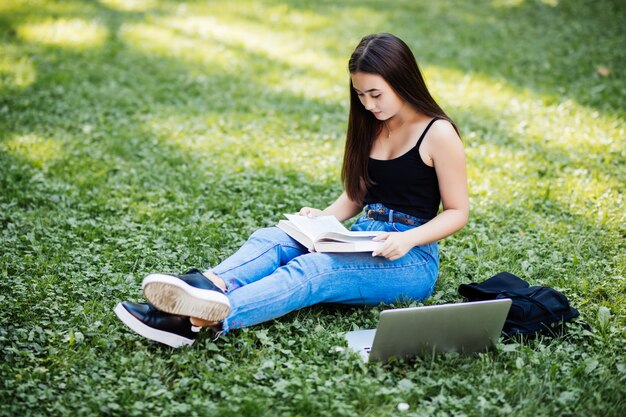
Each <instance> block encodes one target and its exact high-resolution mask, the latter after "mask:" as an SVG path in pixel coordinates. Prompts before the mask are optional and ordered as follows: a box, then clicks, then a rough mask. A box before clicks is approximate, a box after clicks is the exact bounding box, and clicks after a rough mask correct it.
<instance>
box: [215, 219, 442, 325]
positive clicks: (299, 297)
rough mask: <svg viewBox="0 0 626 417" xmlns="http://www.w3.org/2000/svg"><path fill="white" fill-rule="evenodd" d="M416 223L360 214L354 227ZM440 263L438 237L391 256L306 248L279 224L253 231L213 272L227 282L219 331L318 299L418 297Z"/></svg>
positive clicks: (367, 301)
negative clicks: (226, 310)
mask: <svg viewBox="0 0 626 417" xmlns="http://www.w3.org/2000/svg"><path fill="white" fill-rule="evenodd" d="M413 219H415V218H413ZM426 221H427V220H420V224H423V223H425V222H426ZM413 227H416V226H408V225H404V224H402V223H389V222H384V221H375V220H370V219H367V218H366V217H364V216H362V217H360V218H359V219H357V221H356V222H355V223H354V225H353V226H352V230H380V231H385V232H403V231H406V230H409V229H411V228H413ZM438 269H439V251H438V249H437V243H430V244H427V245H422V246H416V247H414V248H413V249H411V250H410V251H409V252H408V253H407V254H406V255H404V256H403V257H402V258H400V259H397V260H395V261H389V260H387V259H385V258H383V257H373V256H372V254H371V253H316V252H313V253H310V252H309V251H308V250H307V249H306V248H305V247H304V246H302V245H300V244H299V243H298V242H296V241H295V240H293V239H292V238H290V237H289V236H288V235H287V234H286V233H285V232H283V231H282V230H280V229H279V228H277V227H268V228H264V229H259V230H257V231H256V232H254V233H253V234H252V236H250V238H249V239H248V241H247V242H246V243H244V245H243V246H242V247H241V248H240V249H239V250H238V251H237V252H235V253H234V254H233V255H232V256H230V257H229V258H227V259H226V260H224V261H223V262H222V263H220V264H219V265H218V266H216V267H215V268H212V269H211V272H213V273H214V274H216V275H217V276H219V277H220V278H222V279H223V280H224V282H226V286H227V290H228V291H227V296H228V299H229V300H230V304H231V311H230V314H229V316H228V317H227V318H226V319H225V320H224V322H223V325H222V329H223V331H224V332H228V330H229V329H234V328H238V327H246V326H252V325H254V324H257V323H262V322H264V321H268V320H271V319H274V318H277V317H280V316H283V315H285V314H287V313H289V312H292V311H295V310H299V309H301V308H304V307H309V306H311V305H314V304H318V303H341V304H359V305H376V304H379V303H387V304H391V303H394V302H396V301H399V300H416V301H422V300H425V299H426V298H428V297H429V296H430V295H431V293H432V291H433V289H434V287H435V282H436V280H437V274H438Z"/></svg>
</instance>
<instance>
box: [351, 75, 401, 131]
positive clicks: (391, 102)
mask: <svg viewBox="0 0 626 417" xmlns="http://www.w3.org/2000/svg"><path fill="white" fill-rule="evenodd" d="M350 77H351V78H352V86H353V87H354V91H355V92H356V94H357V95H358V96H359V99H360V100H361V104H363V106H364V107H365V110H368V111H371V112H372V114H373V115H374V117H376V118H377V119H378V120H388V119H390V118H392V117H393V116H395V115H396V114H397V113H398V112H399V111H400V110H401V109H402V108H403V107H404V104H405V102H404V101H403V100H402V99H401V98H400V96H398V95H397V94H396V92H395V91H393V89H392V88H391V86H390V85H389V84H387V81H385V79H384V78H383V77H381V76H380V75H378V74H371V73H368V72H355V73H353V74H351V75H350Z"/></svg>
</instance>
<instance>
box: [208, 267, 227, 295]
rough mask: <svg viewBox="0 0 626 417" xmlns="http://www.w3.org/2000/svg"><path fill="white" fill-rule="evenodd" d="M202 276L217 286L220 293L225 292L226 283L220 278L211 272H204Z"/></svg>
mask: <svg viewBox="0 0 626 417" xmlns="http://www.w3.org/2000/svg"><path fill="white" fill-rule="evenodd" d="M202 275H204V276H205V277H207V279H208V280H210V281H211V282H212V283H213V284H215V285H217V286H218V287H219V288H220V289H221V290H222V291H224V292H226V291H227V288H226V282H225V281H224V280H223V279H222V278H220V277H218V276H217V275H215V274H214V273H213V272H211V271H204V272H203V273H202Z"/></svg>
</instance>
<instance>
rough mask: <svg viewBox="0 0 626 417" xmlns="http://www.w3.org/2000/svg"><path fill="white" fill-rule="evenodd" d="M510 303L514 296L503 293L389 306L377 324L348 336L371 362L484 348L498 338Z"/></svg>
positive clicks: (351, 345)
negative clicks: (469, 299)
mask: <svg viewBox="0 0 626 417" xmlns="http://www.w3.org/2000/svg"><path fill="white" fill-rule="evenodd" d="M510 307H511V300H510V299H508V298H503V299H498V300H489V301H475V302H468V303H455V304H440V305H432V306H424V307H410V308H398V309H391V310H384V311H382V312H381V313H380V319H379V321H378V326H377V327H376V329H371V330H355V331H351V332H348V333H346V335H345V337H346V340H347V342H348V347H349V348H350V349H352V350H354V351H356V352H357V353H359V354H360V355H361V357H362V358H363V359H364V360H365V361H368V360H369V361H381V362H386V361H388V360H389V359H390V358H392V357H396V358H399V359H406V358H410V357H413V356H426V355H431V354H434V353H439V352H459V353H475V352H484V351H487V350H490V349H492V348H493V347H494V345H495V343H496V342H497V341H498V338H499V337H500V333H501V332H502V327H503V326H504V321H505V320H506V316H507V314H508V312H509V308H510Z"/></svg>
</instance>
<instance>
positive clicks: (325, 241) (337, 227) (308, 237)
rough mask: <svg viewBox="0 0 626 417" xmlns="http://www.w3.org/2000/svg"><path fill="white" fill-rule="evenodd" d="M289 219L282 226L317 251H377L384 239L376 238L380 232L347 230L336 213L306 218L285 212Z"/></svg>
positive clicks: (280, 224)
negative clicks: (378, 239) (374, 239)
mask: <svg viewBox="0 0 626 417" xmlns="http://www.w3.org/2000/svg"><path fill="white" fill-rule="evenodd" d="M285 217H287V219H288V220H281V221H279V222H278V225H277V226H278V227H279V228H280V229H281V230H282V231H283V232H285V233H287V234H288V235H289V236H291V237H292V238H294V239H295V240H297V241H298V242H299V243H301V244H302V245H303V246H305V247H306V248H307V249H308V250H309V251H311V252H313V251H315V252H373V251H374V250H375V249H376V248H378V246H380V245H381V244H382V242H374V241H373V240H372V239H373V238H374V237H375V236H376V235H378V234H380V233H381V232H380V231H376V232H353V231H350V230H348V229H346V228H345V227H344V226H343V225H342V224H341V223H340V222H339V220H337V218H336V217H335V216H319V217H306V216H300V215H297V214H285Z"/></svg>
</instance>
